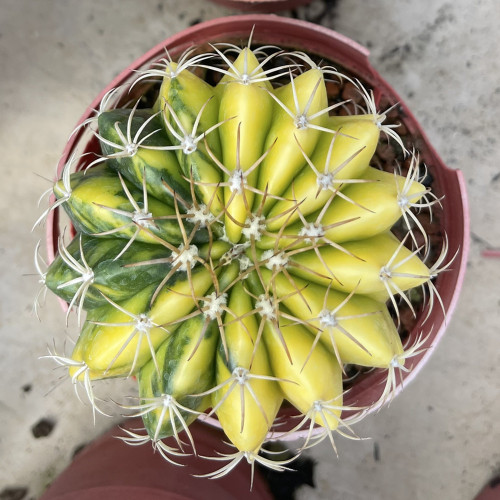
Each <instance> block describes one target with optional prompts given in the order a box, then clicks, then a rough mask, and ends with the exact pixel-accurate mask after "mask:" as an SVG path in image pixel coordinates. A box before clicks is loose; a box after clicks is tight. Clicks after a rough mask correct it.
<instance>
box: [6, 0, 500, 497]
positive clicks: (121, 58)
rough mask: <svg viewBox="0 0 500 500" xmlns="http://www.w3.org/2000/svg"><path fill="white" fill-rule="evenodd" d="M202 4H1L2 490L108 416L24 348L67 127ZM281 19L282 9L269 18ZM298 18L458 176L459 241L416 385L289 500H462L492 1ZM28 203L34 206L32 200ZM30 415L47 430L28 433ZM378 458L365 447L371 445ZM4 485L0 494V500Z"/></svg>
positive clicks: (45, 327)
mask: <svg viewBox="0 0 500 500" xmlns="http://www.w3.org/2000/svg"><path fill="white" fill-rule="evenodd" d="M234 13H236V11H231V10H228V9H223V8H221V7H218V6H215V5H212V4H210V3H208V2H207V1H205V0H190V1H189V2H179V3H178V2H175V1H173V0H141V1H140V2H137V1H132V0H107V1H106V2H102V1H100V0H66V1H64V2H62V1H57V0H31V1H30V0H0V109H1V112H0V144H1V154H0V159H1V164H0V173H1V180H0V192H1V195H0V213H1V214H2V216H1V218H0V228H1V229H0V242H1V243H0V255H1V261H0V276H1V279H0V332H1V333H0V341H1V343H0V370H1V371H0V373H1V375H0V422H1V430H0V457H2V458H1V462H2V465H1V466H0V498H9V497H7V496H2V495H3V494H5V491H6V489H9V488H14V489H15V488H27V492H26V494H25V495H24V497H22V496H21V497H19V498H36V497H37V496H38V495H39V494H40V493H41V492H42V491H43V490H44V488H45V487H46V486H47V485H48V484H49V483H50V482H51V480H52V479H53V478H54V477H55V476H56V475H57V474H58V473H59V472H60V471H61V470H62V469H63V468H64V467H65V466H66V465H67V464H68V462H69V460H70V459H71V456H72V454H73V452H74V450H75V448H76V447H78V446H79V445H81V444H84V443H87V442H89V441H90V440H91V439H92V438H93V437H95V436H98V435H99V434H100V433H101V432H103V430H105V429H107V428H108V427H110V426H111V425H112V423H113V422H115V421H117V419H114V420H113V419H111V420H110V419H107V418H104V417H100V416H98V418H97V421H96V423H95V425H94V424H93V421H92V414H91V410H90V408H89V407H88V406H85V405H82V404H81V403H80V402H79V401H78V400H77V399H76V397H75V396H74V394H73V389H72V387H71V384H70V383H69V382H68V380H65V381H63V382H62V383H61V384H60V385H58V378H59V376H60V375H62V372H58V371H54V370H53V369H52V368H53V364H52V363H51V362H50V361H48V360H39V359H38V357H39V356H41V355H43V354H45V353H46V346H47V344H50V343H51V342H52V339H55V341H56V342H57V344H58V345H62V344H63V343H64V339H65V338H66V336H71V335H74V333H75V330H74V327H73V323H71V322H70V327H69V328H64V319H63V315H62V313H61V311H60V308H59V305H58V303H57V301H56V300H55V299H54V298H53V297H49V298H47V300H46V302H45V305H44V307H43V308H42V310H41V311H40V321H39V320H38V319H37V318H36V317H35V315H34V314H33V313H32V304H33V300H34V297H35V295H36V291H37V289H38V284H37V278H36V276H34V275H33V273H34V272H35V268H34V264H33V257H32V256H33V249H34V247H35V244H36V242H37V241H38V240H39V239H41V238H43V231H42V230H36V231H35V232H33V233H32V232H31V226H32V225H33V222H34V221H35V220H36V218H37V217H38V215H39V214H40V213H41V210H42V208H41V207H38V206H37V199H38V197H39V195H40V194H41V193H42V192H43V191H44V190H45V189H47V188H49V187H50V182H49V181H48V180H46V178H49V179H50V178H52V177H53V174H54V168H55V165H56V163H57V161H58V158H59V156H60V154H61V152H62V149H63V147H64V144H65V141H66V140H67V137H68V134H69V132H70V131H71V130H72V129H73V126H74V124H75V123H76V121H77V120H78V118H79V116H80V115H81V113H82V112H83V110H84V109H85V107H86V106H87V105H88V104H89V103H90V101H91V100H92V99H93V97H94V96H95V95H96V94H97V93H98V92H99V91H100V90H101V89H102V88H103V87H104V86H105V85H106V84H107V83H108V82H109V81H110V80H111V78H112V77H114V76H115V75H116V74H117V73H118V72H120V71H121V70H122V69H123V68H125V67H126V66H127V65H128V64H129V63H130V62H131V61H133V60H134V59H136V58H137V57H138V56H140V55H141V54H142V53H143V52H145V51H146V50H148V49H149V48H151V47H152V46H154V45H156V44H157V43H158V42H160V41H161V40H163V39H164V38H166V37H167V36H169V35H171V34H173V33H175V32H177V31H178V30H180V29H182V28H184V27H186V26H188V25H189V24H190V23H192V22H196V21H199V20H206V19H211V18H215V17H218V16H223V15H228V14H234ZM283 15H290V12H284V13H283ZM298 15H299V16H300V17H302V18H307V19H314V20H316V21H317V22H320V23H321V24H323V25H325V26H329V27H331V28H334V29H336V30H338V31H340V32H341V33H343V34H345V35H347V36H349V37H351V38H353V39H355V40H356V41H358V42H360V43H361V44H363V45H366V46H368V47H369V48H370V49H371V59H372V62H373V64H374V66H375V67H376V68H377V69H378V70H379V72H380V73H382V74H383V75H384V77H385V78H386V79H387V80H388V81H389V82H390V83H391V84H392V85H393V86H394V88H395V89H396V90H397V92H398V93H400V95H401V96H402V97H403V99H404V100H405V101H406V102H407V104H408V105H409V106H410V107H411V108H412V109H413V111H414V112H415V114H416V116H417V118H418V119H419V121H420V122H421V124H422V125H423V127H424V129H425V130H426V132H427V134H428V136H429V137H430V138H431V141H432V143H433V144H434V146H435V147H436V149H437V150H438V152H439V154H440V155H441V156H442V158H443V159H444V161H445V162H446V163H447V164H448V165H449V166H451V167H453V168H458V169H461V170H463V172H464V174H465V177H466V180H467V186H468V189H469V197H470V210H471V224H472V246H471V252H470V263H469V269H468V275H467V277H466V281H465V286H464V289H463V293H462V296H461V299H460V302H459V306H458V309H457V311H456V313H455V315H454V317H453V318H452V320H451V322H450V324H449V328H448V332H447V334H446V335H445V337H444V339H443V341H442V342H441V344H440V345H439V346H438V348H437V350H436V351H435V353H434V355H433V357H432V359H431V361H430V362H429V363H428V365H427V366H426V367H425V368H424V370H423V371H422V372H421V373H420V375H419V377H418V378H417V380H415V381H414V382H413V383H412V384H410V385H409V386H408V387H406V388H405V390H404V392H403V394H402V395H401V396H399V397H398V398H396V400H395V401H394V402H393V403H392V405H391V406H390V407H389V408H385V409H383V410H382V411H381V412H380V413H378V414H376V415H372V416H370V417H369V418H367V419H366V420H365V421H363V422H362V423H361V424H360V425H359V426H358V427H357V431H358V433H359V434H360V435H362V436H370V437H371V438H372V439H371V440H365V441H360V442H352V441H348V440H345V439H341V438H339V439H338V440H337V445H338V448H339V458H338V459H337V458H336V457H335V455H334V454H333V453H332V450H331V449H330V447H329V445H327V444H326V443H323V444H322V445H320V446H318V447H316V448H314V449H313V450H312V451H311V452H310V455H311V456H312V457H313V458H314V459H315V460H316V461H317V464H318V465H317V476H316V480H317V487H316V489H311V488H308V487H304V488H303V489H302V490H301V492H300V493H299V495H298V497H299V498H300V499H301V500H305V499H311V500H315V499H336V498H342V499H343V500H362V499H368V500H382V499H384V500H391V499H402V498H409V499H415V500H434V499H435V500H437V499H453V500H469V499H472V498H473V497H474V495H475V494H476V493H477V492H478V491H479V490H480V488H481V486H482V485H483V483H485V482H486V481H487V480H489V479H490V478H491V477H492V476H493V475H494V474H495V473H499V472H500V426H499V424H498V420H499V415H500V398H499V392H498V389H499V380H500V371H499V368H498V364H499V361H500V356H499V338H500V336H499V335H500V331H499V328H500V327H499V324H500V259H486V258H484V257H482V256H481V251H482V250H483V249H484V248H486V247H487V246H492V247H497V248H498V247H500V224H499V222H498V214H499V213H500V149H499V143H498V137H499V136H500V120H499V119H498V117H499V112H500V106H499V104H500V53H499V47H500V30H499V29H498V26H500V4H499V3H498V1H497V0H475V1H474V2H471V1H470V0H455V1H454V2H450V1H447V0H400V1H398V2H394V1H392V0H378V1H370V2H366V1H364V0H338V1H337V2H329V4H325V3H323V2H322V1H321V0H315V1H314V2H313V3H312V4H311V5H310V6H309V7H307V8H301V9H299V11H298ZM42 206H43V205H42ZM40 419H48V420H50V421H52V422H53V423H54V424H55V426H54V428H53V430H52V432H51V433H50V434H49V435H48V436H47V437H40V438H38V439H35V438H34V436H33V433H32V427H33V425H35V424H36V423H37V422H39V421H40ZM375 449H376V450H377V452H376V453H374V450H375ZM2 492H3V493H2Z"/></svg>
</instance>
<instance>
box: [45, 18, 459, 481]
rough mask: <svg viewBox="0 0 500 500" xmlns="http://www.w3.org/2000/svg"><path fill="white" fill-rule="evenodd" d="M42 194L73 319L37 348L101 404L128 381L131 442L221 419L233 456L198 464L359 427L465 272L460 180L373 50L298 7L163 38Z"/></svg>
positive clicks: (182, 444)
mask: <svg viewBox="0 0 500 500" xmlns="http://www.w3.org/2000/svg"><path fill="white" fill-rule="evenodd" d="M276 44H279V45H280V46H281V47H282V48H277V47H276ZM165 49H167V52H165ZM130 70H133V71H130ZM52 191H53V198H52V205H51V206H50V207H49V208H48V209H47V211H46V212H45V213H44V214H43V215H42V217H41V218H40V221H41V220H44V219H45V218H47V219H48V223H47V226H48V251H49V257H50V260H51V261H52V262H51V264H50V266H49V268H48V269H47V270H46V271H45V270H44V271H43V272H42V270H41V274H42V278H43V282H44V284H45V285H46V286H47V287H48V288H49V289H51V290H52V291H53V292H54V293H56V294H57V295H59V297H61V299H62V300H63V301H64V303H65V304H66V309H67V315H69V313H70V312H71V311H73V310H74V311H75V312H76V318H77V321H78V323H79V324H81V333H80V335H79V338H78V339H77V341H76V344H75V347H74V349H73V351H72V352H71V353H67V354H65V353H60V352H55V351H54V352H51V354H50V356H49V357H51V358H52V359H53V360H54V361H56V362H57V363H58V364H59V365H61V366H64V367H66V368H67V369H68V372H69V376H70V378H71V380H72V381H73V383H74V384H75V386H76V385H80V384H83V386H84V388H85V391H86V394H87V396H88V398H89V400H90V401H91V403H92V405H93V407H94V410H95V411H102V410H101V408H100V406H99V403H98V401H97V399H96V398H95V397H94V393H93V384H94V383H95V382H97V381H99V380H102V379H106V378H120V377H124V378H127V377H131V376H134V377H136V378H137V386H138V394H137V400H136V402H135V404H130V405H128V406H127V408H128V409H130V410H131V411H132V413H133V414H135V415H139V416H141V417H142V420H143V423H144V431H143V432H142V433H141V432H139V431H137V432H134V431H128V435H127V436H126V437H125V438H124V440H125V441H128V442H129V443H132V444H138V443H150V444H151V445H152V446H153V448H154V449H155V450H156V451H158V452H159V453H160V454H161V455H162V456H163V457H164V458H165V459H166V460H167V461H168V462H171V463H182V459H183V456H184V455H186V454H190V453H196V442H195V440H194V439H193V438H192V435H191V433H190V428H189V426H190V424H191V423H192V422H193V421H195V420H196V419H200V420H205V421H208V422H211V423H212V424H214V425H217V426H220V427H222V429H223V431H224V433H225V435H226V437H227V439H228V441H230V442H231V443H232V445H233V446H234V453H228V454H227V455H224V456H216V457H214V458H215V459H216V460H225V463H224V465H223V466H222V467H221V468H219V469H218V470H216V471H214V472H212V473H208V474H206V476H208V477H220V476H223V475H225V474H226V473H228V472H230V471H231V470H232V469H233V468H234V467H235V466H236V465H237V464H238V463H239V462H240V461H242V460H243V461H244V460H246V461H247V462H248V463H250V464H252V469H253V465H254V463H255V462H258V463H260V464H262V465H264V466H268V467H271V468H272V469H275V470H283V469H285V468H286V467H287V466H288V463H289V460H279V459H276V457H272V456H269V455H266V453H265V449H264V448H265V443H266V441H268V440H272V439H297V438H299V437H301V438H302V439H303V443H302V445H301V447H300V450H302V449H305V448H307V447H309V446H311V445H313V444H315V443H318V442H321V441H323V440H324V439H329V440H330V441H331V443H332V445H333V446H335V445H334V434H335V433H339V434H342V435H345V436H348V437H356V435H355V434H354V431H353V430H352V428H351V424H353V423H355V422H357V421H358V420H360V419H361V418H363V417H364V416H365V415H366V414H368V413H369V412H370V411H372V410H374V409H375V408H379V407H380V406H382V405H383V404H384V403H386V402H387V401H389V400H390V399H391V398H392V397H393V396H394V395H395V394H396V393H397V392H398V391H399V390H400V389H401V386H402V383H403V380H409V379H410V378H411V377H412V376H414V374H415V373H416V372H417V371H418V369H419V368H420V367H421V366H422V364H423V363H424V362H425V360H426V359H427V357H428V355H429V354H430V351H431V347H432V346H433V345H435V343H436V342H437V341H438V340H439V338H440V336H441V335H442V333H443V331H444V327H445V322H446V318H447V317H449V315H450V313H451V311H452V310H453V307H454V304H455V301H456V298H457V294H458V290H459V289H460V284H461V280H462V278H463V271H464V265H465V259H466V250H467V211H466V201H465V195H464V190H463V182H462V179H461V176H460V175H459V174H458V173H457V172H454V171H450V170H449V169H447V168H446V167H445V166H444V165H442V163H441V162H440V160H439V158H438V157H437V155H436V154H435V152H434V151H433V149H432V148H431V147H430V145H429V144H428V141H427V140H426V138H425V136H424V135H423V133H422V132H421V130H420V128H419V127H418V125H417V124H416V122H415V121H414V119H413V117H412V115H411V113H410V112H409V110H408V109H407V108H406V107H405V106H404V104H403V103H402V102H401V101H400V100H399V98H398V97H397V95H396V94H395V93H394V92H393V91H392V89H390V87H389V86H388V85H387V84H386V83H385V82H384V81H383V80H382V79H381V78H380V77H379V76H378V75H377V73H376V72H375V71H374V70H373V69H372V68H371V67H370V65H369V63H368V60H367V53H366V51H364V50H363V49H362V48H360V47H359V46H357V45H356V44H354V43H353V42H351V41H349V40H347V39H345V38H343V37H341V36H339V35H338V34H336V33H334V32H332V31H330V30H326V29H324V28H320V27H318V26H315V25H311V24H309V23H305V22H301V21H296V20H290V19H282V18H276V17H272V16H264V15H260V16H240V17H234V18H224V19H218V20H215V21H210V22H208V23H203V24H201V25H197V26H194V27H192V28H190V29H188V30H185V31H184V32H182V33H180V34H178V35H176V36H174V37H172V38H170V39H168V40H166V41H165V42H164V43H163V44H161V45H160V46H158V47H156V48H155V49H153V50H152V51H151V52H149V53H148V54H146V55H145V56H144V57H143V58H141V59H140V60H139V61H137V62H136V63H134V64H133V65H132V66H131V67H130V68H129V69H128V70H127V71H126V72H124V73H123V74H122V75H120V76H119V77H117V79H115V81H113V82H112V83H111V84H110V86H109V87H108V88H107V89H105V90H104V91H103V93H102V94H101V95H100V96H99V97H98V98H97V99H96V100H95V101H94V102H93V103H92V105H91V106H90V107H89V109H88V110H87V112H86V113H85V114H84V116H83V117H82V119H81V120H80V122H79V125H78V127H77V128H76V129H75V131H74V132H73V134H72V136H71V138H70V141H69V142H68V145H67V147H66V149H65V152H64V154H63V158H62V160H61V163H60V169H59V178H58V179H57V180H56V182H55V184H54V186H53V190H52ZM61 208H62V209H64V210H65V212H66V213H67V215H68V216H69V218H70V220H71V224H72V227H71V231H70V232H71V237H72V239H71V241H69V242H68V243H67V242H66V241H65V238H64V231H61V230H60V229H59V225H58V219H59V215H58V210H60V209H61ZM445 270H446V271H447V272H446V273H444V272H443V273H442V271H445ZM84 311H85V312H86V315H85V317H84ZM115 397H116V396H115ZM300 450H299V451H300Z"/></svg>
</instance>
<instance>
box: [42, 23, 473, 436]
mask: <svg viewBox="0 0 500 500" xmlns="http://www.w3.org/2000/svg"><path fill="white" fill-rule="evenodd" d="M252 28H254V34H253V40H254V42H255V43H263V44H274V45H278V46H281V47H285V48H290V49H298V50H302V51H306V52H309V53H313V54H316V55H318V56H321V57H323V58H324V59H326V60H328V61H332V62H333V64H335V65H338V66H342V67H343V68H344V69H345V70H347V71H348V72H350V73H351V74H353V75H355V76H356V77H357V78H359V79H360V80H361V81H363V82H364V83H365V84H366V85H367V86H368V87H371V88H373V90H374V95H375V99H376V102H382V103H384V105H390V104H393V103H396V102H398V103H400V105H399V109H400V110H401V113H400V114H401V121H402V123H403V125H404V126H405V127H406V129H407V131H408V132H409V133H410V134H411V136H412V139H413V143H414V144H415V146H416V147H417V149H418V150H419V151H420V156H421V159H422V160H423V161H424V162H425V163H426V165H427V166H428V168H429V171H430V173H431V174H432V176H433V177H434V186H433V188H434V191H435V192H436V193H437V194H438V196H444V199H443V201H442V205H443V215H442V217H441V224H442V228H441V229H442V232H443V234H446V235H447V236H448V240H449V247H450V249H449V255H450V256H453V255H455V253H457V255H456V257H455V259H454V261H453V265H452V266H451V269H450V270H448V271H447V272H445V273H441V274H440V275H439V277H438V278H437V280H436V283H435V285H436V287H437V289H438V290H439V293H440V295H441V298H442V301H443V306H444V309H445V311H446V318H445V317H444V315H443V313H442V311H441V309H440V307H434V309H433V311H432V312H431V314H430V317H429V318H428V319H427V321H425V322H424V318H423V317H422V318H420V319H419V320H418V321H417V324H416V325H415V327H414V328H413V330H412V331H411V333H410V336H409V339H408V340H409V343H410V345H411V344H412V343H414V342H415V341H416V339H417V338H418V337H419V335H420V334H421V333H422V336H423V337H426V336H427V335H428V337H427V340H426V343H425V344H424V347H425V348H426V350H424V352H422V353H421V354H419V355H418V356H416V357H414V358H412V359H411V365H412V368H413V369H412V370H411V371H410V372H409V373H406V372H403V373H402V374H401V375H402V376H401V379H399V377H398V385H397V389H396V393H398V392H399V391H400V390H401V389H402V387H403V384H404V383H407V382H409V381H410V380H411V379H412V378H413V377H415V376H416V374H417V373H418V372H419V371H420V369H421V368H422V367H423V365H424V364H425V362H426V361H427V360H428V358H429V356H430V355H431V354H432V350H433V348H434V347H435V346H436V344H437V343H438V342H439V340H440V339H441V337H442V335H443V333H444V331H445V328H446V326H447V322H449V319H450V316H451V314H452V312H453V310H454V308H455V305H456V302H457V299H458V295H459V292H460V289H461V286H462V282H463V278H464V272H465V267H466V259H467V252H468V246H469V232H468V228H469V212H468V205H467V197H466V192H465V183H464V179H463V176H462V174H461V173H460V172H459V171H456V170H451V169H449V168H447V167H446V165H444V164H443V162H442V161H441V160H440V158H439V157H438V155H437V153H436V151H435V150H434V149H433V147H432V146H431V144H430V142H429V140H428V139H427V137H426V136H425V134H424V133H423V131H422V129H421V128H420V126H419V124H418V123H417V121H416V120H415V118H414V116H413V115H412V113H411V111H410V110H409V109H408V107H407V106H406V105H405V104H404V102H403V101H402V100H401V98H400V97H399V96H398V95H397V94H396V92H395V91H394V90H393V89H392V88H391V86H390V85H389V84H388V83H387V82H386V81H385V80H384V79H383V78H382V77H381V76H380V75H379V74H378V73H377V72H376V71H375V70H374V69H373V67H372V66H371V64H370V62H369V59H368V55H369V53H368V51H367V50H366V49H365V48H363V47H361V46H360V45H358V44H357V43H355V42H353V41H352V40H350V39H348V38H346V37H344V36H342V35H340V34H338V33H336V32H334V31H332V30H329V29H327V28H324V27H321V26H317V25H314V24H311V23H308V22H304V21H299V20H295V19H288V18H280V17H276V16H271V15H246V16H235V17H226V18H221V19H215V20H212V21H208V22H205V23H202V24H198V25H195V26H193V27H190V28H188V29H186V30H184V31H182V32H180V33H178V34H176V35H174V36H172V37H170V38H168V39H166V40H165V41H163V42H162V43H160V44H159V45H157V46H156V47H154V48H153V49H152V50H150V51H149V52H147V53H146V54H145V55H144V56H142V57H141V58H140V59H138V60H137V61H135V62H134V63H133V64H131V65H130V66H129V67H128V68H127V69H126V70H125V71H123V72H122V73H121V74H120V75H119V76H117V77H116V78H115V79H114V80H113V81H112V82H111V83H110V84H109V85H108V87H107V88H106V89H104V90H103V91H102V92H101V94H99V95H98V96H97V97H96V99H95V100H94V101H93V102H92V103H91V104H90V106H89V107H88V108H87V110H86V112H85V113H84V114H83V116H82V118H81V119H80V121H79V123H82V122H83V121H84V120H86V119H87V118H89V117H90V116H92V115H93V113H94V111H93V110H94V109H97V108H98V106H99V102H100V101H101V99H102V97H103V95H104V94H105V93H106V92H107V91H109V90H110V89H111V88H114V87H117V86H119V85H123V84H125V83H127V82H130V81H132V80H133V79H134V77H135V74H134V73H133V71H134V70H140V69H145V68H147V67H149V66H150V64H151V63H152V62H154V61H156V60H158V59H159V58H161V57H163V55H164V49H165V48H167V49H168V50H169V51H170V53H171V54H172V56H175V55H177V54H180V53H181V52H182V51H184V50H185V49H186V48H188V47H190V46H192V45H195V44H203V43H206V42H220V41H226V42H227V41H229V42H232V43H240V42H243V43H245V42H246V41H247V39H248V35H249V33H250V31H251V30H252ZM82 141H83V143H84V148H83V150H84V151H89V150H95V148H97V141H96V140H95V139H88V138H87V139H86V138H85V136H84V132H83V130H79V131H78V133H76V134H75V135H74V136H73V137H72V138H71V140H70V141H69V142H68V144H67V146H66V148H65V150H64V154H63V156H62V159H61V162H60V165H59V169H60V170H62V167H63V165H64V163H65V162H66V161H67V160H68V158H69V157H70V155H71V153H72V152H73V151H74V150H75V148H76V147H77V145H78V144H79V143H82ZM85 141H87V142H85ZM80 145H81V144H80ZM57 218H58V215H57V212H56V211H54V212H52V213H51V215H50V218H49V223H48V225H47V227H48V234H47V237H48V249H49V254H50V255H49V257H50V260H52V259H53V257H54V254H55V251H56V248H57V236H58V234H59V229H58V224H57ZM385 378H386V373H385V372H384V371H383V370H373V371H371V372H370V373H367V374H364V375H362V376H360V377H359V378H358V379H357V380H356V382H355V384H354V385H353V387H352V389H351V390H350V391H349V392H348V394H347V395H346V398H345V404H346V405H349V404H352V405H356V406H364V407H369V406H372V405H373V404H374V402H376V401H378V400H379V399H380V396H381V394H382V391H383V387H384V381H385ZM283 414H284V415H287V414H288V412H287V410H284V411H283ZM212 423H214V424H217V421H216V420H213V419H212ZM284 428H285V429H286V426H285V427H284ZM281 434H282V433H280V432H276V433H274V434H273V435H272V437H273V438H280V437H281ZM270 437H271V436H270ZM283 437H284V438H286V439H288V438H292V439H294V438H296V437H298V436H297V434H293V435H291V436H290V435H288V436H283Z"/></svg>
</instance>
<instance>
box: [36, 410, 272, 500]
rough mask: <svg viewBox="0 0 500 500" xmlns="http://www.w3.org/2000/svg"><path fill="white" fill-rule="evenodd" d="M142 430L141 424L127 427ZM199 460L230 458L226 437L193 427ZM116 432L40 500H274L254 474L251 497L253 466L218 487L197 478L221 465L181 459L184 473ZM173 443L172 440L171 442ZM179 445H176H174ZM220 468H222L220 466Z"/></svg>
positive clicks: (240, 468) (85, 454) (237, 471)
mask: <svg viewBox="0 0 500 500" xmlns="http://www.w3.org/2000/svg"><path fill="white" fill-rule="evenodd" d="M124 427H126V428H128V429H132V430H133V429H137V428H140V427H142V421H141V420H140V419H134V420H131V421H129V422H128V423H127V425H126V426H124ZM191 430H192V433H193V437H194V439H195V441H196V448H197V451H198V454H199V455H202V456H214V450H217V451H219V452H221V453H228V452H231V449H230V448H229V446H227V445H224V444H223V443H222V441H223V438H224V436H223V434H222V431H220V430H219V429H214V428H213V427H209V426H207V425H203V424H201V423H199V422H195V423H194V424H192V426H191ZM116 436H125V433H124V432H123V431H122V430H121V429H119V428H113V429H112V430H111V431H109V432H107V433H106V434H105V435H104V436H102V437H101V438H99V439H97V440H96V441H95V442H93V443H92V444H90V445H89V446H87V447H86V448H85V449H84V450H83V451H81V452H80V453H79V454H78V455H77V456H76V457H75V459H74V460H73V462H72V463H71V465H70V466H69V467H68V468H67V469H66V470H65V471H64V472H63V473H62V474H61V475H60V476H59V477H58V478H57V479H56V480H55V481H54V483H53V484H52V485H51V486H50V488H49V489H48V490H47V491H46V492H45V494H44V495H43V496H42V497H41V499H40V500H212V499H214V500H215V499H217V500H234V499H236V498H237V499H238V500H272V498H273V497H272V496H271V494H270V492H269V489H268V487H267V484H266V482H265V481H264V480H263V478H262V477H261V475H260V474H259V471H258V469H257V470H256V471H255V475H254V480H253V487H252V491H250V475H249V468H248V465H247V464H246V462H245V463H243V462H242V463H240V464H239V465H238V466H237V467H236V468H235V469H233V470H232V471H231V473H230V474H228V475H227V476H224V477H223V478H221V479H218V480H217V481H207V480H206V479H203V478H197V477H194V475H202V474H207V473H209V472H211V471H213V470H214V469H216V468H217V467H218V466H220V462H214V461H210V460H206V459H203V458H200V457H195V456H192V455H191V456H189V457H186V458H184V457H183V458H179V463H182V464H185V467H177V466H175V465H171V464H168V463H166V462H165V460H164V459H163V458H162V457H161V456H160V454H159V453H155V452H154V451H153V449H152V448H151V446H125V445H124V444H123V443H122V442H121V441H120V440H119V439H117V438H116ZM167 443H168V440H167ZM170 444H171V445H174V444H175V443H170ZM218 464H219V465H218Z"/></svg>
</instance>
